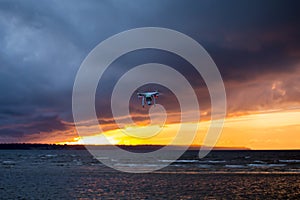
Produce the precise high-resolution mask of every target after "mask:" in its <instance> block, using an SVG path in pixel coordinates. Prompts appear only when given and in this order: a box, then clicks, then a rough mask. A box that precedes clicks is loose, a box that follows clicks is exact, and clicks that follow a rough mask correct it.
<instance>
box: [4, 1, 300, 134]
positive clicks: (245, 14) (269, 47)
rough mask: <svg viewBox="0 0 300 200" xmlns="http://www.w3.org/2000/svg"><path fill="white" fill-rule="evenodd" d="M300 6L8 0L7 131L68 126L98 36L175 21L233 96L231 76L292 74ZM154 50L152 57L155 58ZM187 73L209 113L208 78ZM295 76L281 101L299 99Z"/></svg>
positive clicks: (298, 53) (240, 80) (239, 79)
mask: <svg viewBox="0 0 300 200" xmlns="http://www.w3.org/2000/svg"><path fill="white" fill-rule="evenodd" d="M299 4H300V3H299V2H296V1H129V2H128V1H126V2H125V1H108V0H107V1H79V0H77V1H76V0H75V1H67V0H65V1H58V0H57V1H55V0H54V1H30V0H27V1H21V0H8V1H5V0H2V1H1V2H0V93H1V94H0V135H2V136H3V135H6V136H16V137H22V135H24V134H34V133H39V132H51V131H55V130H66V129H68V128H70V127H69V125H67V124H69V122H72V111H71V98H72V87H73V82H74V79H75V75H76V72H77V70H78V68H79V66H80V63H81V62H82V60H83V59H84V58H85V56H86V55H87V54H88V53H89V51H90V50H92V49H93V48H94V47H95V46H96V45H97V44H98V43H99V42H100V41H102V40H104V39H106V38H107V37H109V36H111V35H113V34H116V33H118V32H121V31H124V30H128V29H131V28H136V27H143V26H160V27H166V28H172V29H175V30H178V31H181V32H183V33H185V34H187V35H189V36H191V37H192V38H194V39H196V40H197V41H198V42H199V43H200V44H202V45H203V46H204V47H205V48H206V50H207V51H208V52H209V53H210V55H211V56H212V58H213V59H214V60H215V62H216V64H217V66H218V67H219V69H220V71H221V74H222V76H223V78H224V80H225V83H227V85H226V86H227V88H226V89H227V92H228V93H230V92H233V95H236V94H237V93H238V92H239V91H240V90H245V88H240V87H237V85H234V84H232V83H231V82H234V83H236V84H241V85H247V84H244V83H245V82H246V81H251V80H253V79H254V80H256V79H257V80H261V77H263V76H267V75H268V74H272V75H274V76H276V74H277V76H281V75H282V74H285V76H284V77H287V76H286V75H287V74H289V73H296V72H297V68H299V66H298V65H297V63H299V58H300V50H299V49H300V48H299V46H300V37H299V35H300V28H299V27H300V26H299V22H300V15H299V14H298V13H299V12H298V11H299V8H300V6H299ZM145 55H146V54H145ZM153 55H154V54H153ZM153 55H152V56H149V58H150V59H152V58H154V56H153ZM134 59H135V60H136V61H132V59H127V60H126V59H125V60H123V61H122V62H120V63H119V65H124V66H125V65H134V64H137V63H139V64H142V63H143V62H146V61H147V62H149V61H151V60H150V59H148V60H147V59H141V58H138V57H134ZM156 59H157V61H161V62H163V63H167V64H169V65H172V66H175V68H176V63H177V64H178V63H180V61H178V60H176V59H173V58H169V57H168V56H164V55H161V56H160V57H159V56H157V58H156ZM177 61H178V62H177ZM177 69H179V70H180V66H177ZM121 71H122V70H121ZM121 71H119V70H118V69H116V70H115V71H111V72H110V73H111V74H108V76H107V77H106V80H104V81H107V87H105V88H103V89H102V90H101V91H102V93H101V91H100V93H101V94H104V97H105V98H106V99H109V95H110V92H111V88H112V87H113V83H114V81H115V80H114V79H116V78H117V77H118V73H121ZM123 72H124V70H123ZM108 73H109V72H108ZM186 77H187V78H188V79H189V80H191V82H192V84H193V86H194V87H195V89H196V91H201V92H198V93H197V94H198V99H199V101H201V102H202V106H203V110H208V111H209V109H208V107H209V105H210V102H209V96H208V93H207V91H206V90H205V84H204V83H203V81H202V80H201V78H199V77H198V76H195V73H193V71H187V72H186ZM295 80H296V79H295ZM296 81H297V80H296ZM229 83H230V84H229ZM293 83H294V82H293ZM293 83H291V82H288V83H282V87H284V89H285V91H286V93H285V94H286V95H288V97H284V98H282V99H283V101H284V100H286V101H290V100H293V101H296V100H298V96H297V95H295V93H296V92H297V91H299V90H298V87H296V86H291V85H293ZM257 87H260V85H259V84H258V86H257ZM236 88H239V89H238V90H237V89H236ZM161 101H162V103H163V104H165V105H169V108H168V109H169V110H170V111H173V112H177V108H176V107H177V103H174V102H169V101H168V100H167V99H164V97H162V98H161ZM241 101H243V100H241ZM103 102H108V101H105V100H101V99H98V101H97V102H96V104H97V105H96V107H97V106H98V107H99V110H103V111H104V112H99V116H100V118H101V117H102V118H103V119H100V121H101V122H103V123H105V124H107V125H110V124H111V123H113V120H112V119H110V117H111V115H110V113H111V112H110V111H109V104H107V103H104V104H103ZM242 107H243V106H242ZM243 109H244V107H243ZM132 112H133V116H134V115H135V114H136V115H137V116H136V117H135V119H136V120H145V119H147V117H143V116H140V115H139V114H141V112H140V111H139V110H134V109H133V110H132ZM107 113H108V114H107ZM101 114H102V115H101ZM66 123H67V124H66Z"/></svg>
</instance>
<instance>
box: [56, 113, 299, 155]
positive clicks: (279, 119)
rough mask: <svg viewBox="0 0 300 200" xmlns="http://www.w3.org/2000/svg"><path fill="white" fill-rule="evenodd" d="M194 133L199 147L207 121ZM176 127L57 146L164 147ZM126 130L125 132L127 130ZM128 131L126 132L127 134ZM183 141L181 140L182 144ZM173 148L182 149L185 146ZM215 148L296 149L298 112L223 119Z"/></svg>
mask: <svg viewBox="0 0 300 200" xmlns="http://www.w3.org/2000/svg"><path fill="white" fill-rule="evenodd" d="M185 125H186V126H185V130H184V131H185V132H184V133H186V134H191V133H190V132H191V130H189V127H191V125H195V124H192V123H190V124H185ZM198 125H199V126H198V132H197V135H196V137H195V140H194V141H193V142H192V145H202V144H203V140H204V138H205V135H206V133H207V130H208V127H209V125H210V121H203V122H200V123H199V124H198ZM179 127H180V124H167V125H165V126H164V127H162V131H161V132H159V133H158V134H157V135H154V136H152V137H150V138H146V139H143V138H142V139H139V138H134V137H131V136H128V135H126V134H124V130H121V129H115V130H110V131H106V132H104V133H103V134H95V135H93V136H85V137H77V138H74V139H73V140H72V141H70V140H69V141H65V142H60V144H62V143H63V144H109V143H107V141H105V140H104V138H103V137H104V135H105V136H106V138H107V139H108V140H109V141H110V142H111V143H112V144H124V145H138V144H153V145H165V144H168V143H169V142H170V141H171V140H172V139H173V138H174V137H175V136H176V133H177V130H178V128H179ZM157 128H158V127H157V126H155V125H154V126H149V127H138V126H135V127H129V129H130V131H133V132H134V134H138V133H139V131H141V130H142V131H143V133H144V135H147V134H148V132H149V134H150V133H151V132H153V130H156V129H157ZM127 129H128V128H127ZM127 131H128V130H127ZM180 141H184V138H182V140H180ZM176 145H186V144H185V142H181V143H180V142H179V143H176ZM215 146H216V147H247V148H251V149H300V109H294V110H282V111H266V112H260V113H253V114H247V115H241V116H233V117H227V118H226V119H225V122H224V126H223V130H222V132H221V135H220V137H219V139H218V141H217V143H216V145H215Z"/></svg>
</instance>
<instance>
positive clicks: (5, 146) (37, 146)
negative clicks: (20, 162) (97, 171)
mask: <svg viewBox="0 0 300 200" xmlns="http://www.w3.org/2000/svg"><path fill="white" fill-rule="evenodd" d="M86 146H87V147H89V148H95V149H112V147H113V146H112V145H66V144H65V145H62V144H39V143H34V144H31V143H2V144H1V143H0V150H1V149H2V150H4V149H7V150H9V149H11V150H13V149H24V150H85V149H86ZM117 146H118V147H120V148H122V149H125V150H128V151H135V150H137V151H143V150H145V151H155V150H158V149H160V148H162V147H164V146H163V145H117ZM182 148H183V147H182V146H170V149H174V150H179V149H182ZM199 149H200V146H191V147H189V150H199ZM213 150H251V149H250V148H246V147H214V148H213Z"/></svg>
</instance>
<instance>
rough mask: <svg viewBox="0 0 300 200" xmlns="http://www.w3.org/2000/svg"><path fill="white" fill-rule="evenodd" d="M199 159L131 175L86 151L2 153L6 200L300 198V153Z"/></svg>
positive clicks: (0, 187) (193, 154) (1, 194)
mask: <svg viewBox="0 0 300 200" xmlns="http://www.w3.org/2000/svg"><path fill="white" fill-rule="evenodd" d="M197 155H198V152H197V151H187V152H186V153H185V154H184V155H183V156H181V157H180V158H179V159H178V160H177V161H175V162H173V163H172V164H171V165H169V166H168V167H166V168H163V169H161V170H158V171H154V172H152V173H145V174H130V173H124V172H119V171H117V170H114V169H111V168H109V167H106V166H105V165H103V164H102V163H100V162H99V161H98V160H97V159H95V158H93V156H91V155H90V154H89V152H88V151H86V150H0V199H95V198H97V199H199V198H200V199H201V198H204V199H205V198H208V199H214V198H217V199H220V198H235V199H236V198H238V199H248V198H256V199H262V198H267V199H299V198H300V151H212V152H211V153H210V154H209V155H208V156H206V157H205V158H203V159H199V158H198V157H197ZM112 162H113V163H114V165H116V166H118V167H120V166H121V167H124V168H128V167H130V168H131V169H134V168H135V167H138V168H141V167H145V168H147V167H149V166H147V164H145V166H143V163H130V162H126V163H124V162H122V161H120V160H113V161H112ZM166 162H169V161H168V160H167V159H161V160H159V159H158V160H157V162H156V164H157V165H159V164H164V163H166Z"/></svg>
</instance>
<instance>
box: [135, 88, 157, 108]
mask: <svg viewBox="0 0 300 200" xmlns="http://www.w3.org/2000/svg"><path fill="white" fill-rule="evenodd" d="M137 96H138V98H142V106H143V108H144V106H145V101H146V102H147V104H148V105H149V106H150V105H152V101H153V105H155V104H156V101H155V99H157V98H158V96H159V92H158V91H151V92H138V93H137Z"/></svg>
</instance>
